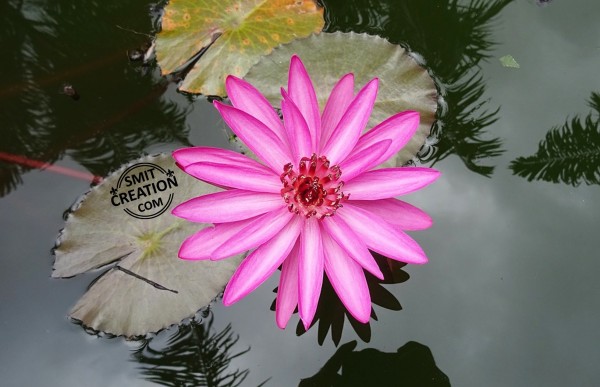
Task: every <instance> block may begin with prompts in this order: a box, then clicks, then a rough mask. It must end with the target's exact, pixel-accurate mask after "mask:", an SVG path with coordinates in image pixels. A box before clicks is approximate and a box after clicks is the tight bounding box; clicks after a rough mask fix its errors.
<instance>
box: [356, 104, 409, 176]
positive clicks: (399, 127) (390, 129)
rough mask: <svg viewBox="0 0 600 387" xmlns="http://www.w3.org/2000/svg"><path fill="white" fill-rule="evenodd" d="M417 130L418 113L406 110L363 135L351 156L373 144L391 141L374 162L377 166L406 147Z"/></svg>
mask: <svg viewBox="0 0 600 387" xmlns="http://www.w3.org/2000/svg"><path fill="white" fill-rule="evenodd" d="M418 128H419V113H418V112H415V111H411V110H407V111H404V112H401V113H398V114H395V115H393V116H391V117H390V118H388V119H387V120H385V121H383V122H382V123H380V124H379V125H377V126H376V127H374V128H373V129H371V130H369V131H368V132H367V133H365V134H363V135H362V136H361V137H360V139H359V140H358V142H357V143H356V146H355V147H354V149H353V150H352V153H351V154H354V153H355V152H361V151H363V150H364V149H366V148H368V147H370V146H372V145H373V144H375V143H377V142H380V141H383V140H392V144H391V145H390V147H389V148H388V150H387V152H385V153H384V154H383V155H381V157H380V158H379V159H378V160H376V162H375V165H379V164H381V163H383V162H385V161H387V160H388V159H389V158H390V157H392V156H393V155H394V154H396V153H398V151H399V150H400V149H402V148H403V147H404V145H406V144H407V143H408V142H409V141H410V139H411V138H412V137H413V135H414V134H415V133H416V131H417V129H418Z"/></svg>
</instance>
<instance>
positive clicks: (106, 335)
mask: <svg viewBox="0 0 600 387" xmlns="http://www.w3.org/2000/svg"><path fill="white" fill-rule="evenodd" d="M110 270H112V269H108V270H107V271H106V272H105V273H102V274H100V276H98V277H97V278H95V279H94V281H93V282H96V281H97V280H98V279H99V278H100V277H102V276H103V275H105V274H107V273H108V271H110ZM93 282H92V283H91V284H90V286H92V285H93ZM223 290H224V289H223ZM222 298H223V291H221V292H220V293H219V294H217V295H216V296H215V297H214V298H213V299H212V300H211V301H210V302H209V303H208V305H205V306H203V307H202V308H200V309H198V310H197V311H196V313H194V314H193V315H191V316H189V317H186V318H184V319H183V320H181V321H180V322H178V323H173V324H169V325H168V326H165V327H163V328H161V329H159V330H157V331H155V332H148V333H146V334H144V335H133V336H127V335H115V334H113V333H110V332H105V331H101V330H97V329H94V328H92V327H90V326H88V325H86V324H85V323H84V322H83V321H81V320H79V319H76V318H74V317H71V316H70V315H67V316H66V317H67V319H68V320H69V321H70V322H71V323H72V324H75V325H79V326H80V327H81V328H82V329H83V330H84V331H85V333H87V334H88V335H90V336H95V337H98V338H101V339H117V338H123V339H125V340H126V341H128V342H135V341H142V340H148V339H151V338H153V337H156V336H158V335H159V334H160V333H162V332H163V331H167V330H169V329H172V328H174V327H180V326H187V325H190V324H191V323H192V321H195V322H197V323H200V324H204V321H206V320H207V319H208V317H209V316H210V314H211V313H212V308H213V305H215V303H216V302H218V301H219V300H221V299H222Z"/></svg>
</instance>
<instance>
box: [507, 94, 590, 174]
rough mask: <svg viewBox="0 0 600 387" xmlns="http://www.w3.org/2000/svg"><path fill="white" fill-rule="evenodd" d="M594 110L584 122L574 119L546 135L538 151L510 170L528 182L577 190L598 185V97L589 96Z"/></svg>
mask: <svg viewBox="0 0 600 387" xmlns="http://www.w3.org/2000/svg"><path fill="white" fill-rule="evenodd" d="M589 105H590V106H591V108H592V109H594V110H595V114H594V113H590V114H588V115H587V117H586V118H585V120H583V121H582V120H581V119H580V118H579V117H575V118H573V119H572V120H571V122H569V121H566V122H565V123H564V124H563V126H562V127H554V128H552V129H550V131H548V133H547V134H546V138H545V139H544V140H542V141H541V142H540V145H539V148H538V151H537V152H536V153H535V154H534V155H532V156H528V157H519V158H517V159H515V160H513V161H512V162H511V164H510V168H511V169H512V170H513V173H514V174H515V175H517V176H521V177H524V178H526V179H527V180H528V181H532V180H544V181H550V182H553V183H559V182H562V183H565V184H570V185H572V186H578V185H579V184H581V183H582V182H583V183H585V184H588V185H589V184H600V94H599V93H592V96H591V98H590V102H589Z"/></svg>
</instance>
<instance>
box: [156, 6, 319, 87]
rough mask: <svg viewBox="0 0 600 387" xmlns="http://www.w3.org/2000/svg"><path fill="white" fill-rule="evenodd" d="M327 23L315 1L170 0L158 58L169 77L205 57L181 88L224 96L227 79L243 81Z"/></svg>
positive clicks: (157, 47) (196, 64) (163, 20)
mask: <svg viewBox="0 0 600 387" xmlns="http://www.w3.org/2000/svg"><path fill="white" fill-rule="evenodd" d="M323 24H324V20H323V9H322V8H320V7H318V6H317V4H316V3H315V2H314V1H313V0H248V1H239V0H222V1H208V0H199V1H198V0H194V1H192V0H171V1H170V2H169V4H168V5H167V7H166V9H165V14H164V16H163V18H162V31H161V32H160V33H159V34H158V37H157V39H156V58H157V60H158V64H159V65H160V67H161V69H162V73H163V74H170V73H172V72H174V71H178V70H181V69H182V68H183V67H184V66H185V65H186V64H189V63H190V61H193V60H195V59H196V58H197V57H198V55H201V56H200V59H198V61H197V62H196V63H195V64H194V66H193V68H192V69H191V70H190V72H189V73H188V74H187V76H186V77H185V79H184V80H183V83H182V84H181V86H180V89H181V90H183V91H187V92H190V93H201V94H205V95H219V96H225V87H224V84H225V77H226V76H227V75H229V74H234V75H237V76H239V77H242V76H244V75H245V74H246V72H247V71H248V69H249V68H250V67H252V65H254V64H255V63H256V62H258V60H259V58H260V57H261V56H263V55H267V54H268V53H270V52H271V50H272V49H273V47H275V46H277V45H279V44H282V43H287V42H290V41H292V40H294V39H296V38H299V37H305V36H308V35H309V34H311V33H313V32H320V31H321V29H322V28H323ZM204 50H205V52H204Z"/></svg>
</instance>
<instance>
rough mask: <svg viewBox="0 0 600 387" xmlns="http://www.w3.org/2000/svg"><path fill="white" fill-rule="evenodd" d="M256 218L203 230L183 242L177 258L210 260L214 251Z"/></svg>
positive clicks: (221, 224)
mask: <svg viewBox="0 0 600 387" xmlns="http://www.w3.org/2000/svg"><path fill="white" fill-rule="evenodd" d="M258 218H259V217H254V218H250V219H244V220H239V221H237V222H229V223H219V224H216V225H215V226H214V227H206V228H203V229H202V230H200V231H198V232H197V233H195V234H193V235H192V236H190V237H188V238H187V239H186V240H185V241H183V243H182V244H181V247H180V248H179V258H181V259H191V260H197V259H210V258H211V253H212V252H213V251H214V249H216V248H217V247H219V246H220V245H221V244H223V243H224V242H225V241H227V240H228V239H229V238H231V237H232V236H233V235H235V234H237V233H238V232H239V231H240V230H242V229H244V228H245V227H246V226H248V225H249V224H250V223H252V222H254V221H256V219H258Z"/></svg>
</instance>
